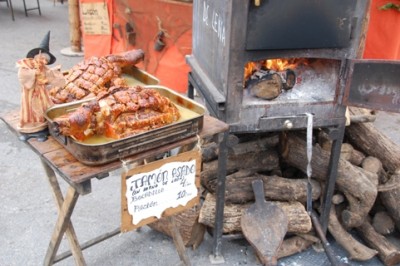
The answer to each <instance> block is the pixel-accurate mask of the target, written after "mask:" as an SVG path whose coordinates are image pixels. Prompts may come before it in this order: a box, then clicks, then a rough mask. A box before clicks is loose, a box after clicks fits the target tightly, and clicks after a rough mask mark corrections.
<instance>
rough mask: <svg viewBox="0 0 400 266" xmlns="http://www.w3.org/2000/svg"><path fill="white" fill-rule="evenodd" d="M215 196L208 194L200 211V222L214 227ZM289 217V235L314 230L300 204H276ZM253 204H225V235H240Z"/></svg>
mask: <svg viewBox="0 0 400 266" xmlns="http://www.w3.org/2000/svg"><path fill="white" fill-rule="evenodd" d="M215 202H216V199H215V196H214V195H212V194H211V193H208V194H207V196H206V198H205V200H204V202H203V206H202V208H201V210H200V215H199V222H200V223H202V224H204V225H206V226H209V227H214V222H215ZM276 203H277V204H278V205H279V206H280V207H281V208H282V209H283V211H284V212H285V213H286V215H287V217H288V221H289V224H288V233H308V232H309V231H310V230H311V229H312V224H311V219H310V217H309V215H308V214H307V212H306V210H305V208H304V206H303V205H302V204H301V203H300V202H276ZM250 205H251V204H225V207H224V219H223V229H222V230H223V233H230V234H232V233H240V232H241V231H242V228H241V225H240V219H241V217H242V214H243V212H244V211H245V210H246V209H247V208H248V207H249V206H250Z"/></svg>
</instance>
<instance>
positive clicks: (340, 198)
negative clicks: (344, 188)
mask: <svg viewBox="0 0 400 266" xmlns="http://www.w3.org/2000/svg"><path fill="white" fill-rule="evenodd" d="M344 200H345V199H344V196H343V194H335V195H333V196H332V203H333V204H335V205H339V204H341V203H343V202H344Z"/></svg>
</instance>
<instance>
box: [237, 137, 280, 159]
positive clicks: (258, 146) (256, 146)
mask: <svg viewBox="0 0 400 266" xmlns="http://www.w3.org/2000/svg"><path fill="white" fill-rule="evenodd" d="M278 143H279V136H278V135H277V134H275V135H271V136H267V137H263V138H256V139H253V140H251V141H246V142H241V143H238V144H237V145H235V146H233V147H231V148H230V149H229V152H230V153H231V154H234V155H240V154H245V153H249V152H260V151H265V150H268V149H271V148H273V147H276V146H277V145H278Z"/></svg>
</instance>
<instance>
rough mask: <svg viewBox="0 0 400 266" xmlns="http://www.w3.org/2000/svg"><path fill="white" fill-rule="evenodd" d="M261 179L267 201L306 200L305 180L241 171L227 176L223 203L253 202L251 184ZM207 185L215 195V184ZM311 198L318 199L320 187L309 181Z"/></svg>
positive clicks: (302, 201) (303, 201) (313, 181)
mask: <svg viewBox="0 0 400 266" xmlns="http://www.w3.org/2000/svg"><path fill="white" fill-rule="evenodd" d="M256 179H262V180H263V182H264V192H265V195H266V198H267V199H268V200H276V201H299V202H301V203H305V202H306V200H307V179H304V178H302V179H289V178H283V177H279V176H266V175H261V174H254V173H252V172H251V171H249V170H247V169H246V170H241V171H238V172H236V173H234V174H231V175H228V176H227V177H226V181H225V187H226V189H225V201H226V202H227V203H238V204H240V203H245V202H249V201H254V193H253V189H252V187H251V182H252V181H254V180H256ZM213 181H214V182H212V183H208V184H207V188H208V191H209V192H211V193H214V194H215V189H216V182H215V179H214V180H213ZM311 186H312V198H313V200H316V199H318V198H319V197H320V196H321V186H320V184H319V183H318V182H317V181H315V180H311Z"/></svg>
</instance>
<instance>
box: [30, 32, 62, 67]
mask: <svg viewBox="0 0 400 266" xmlns="http://www.w3.org/2000/svg"><path fill="white" fill-rule="evenodd" d="M49 42H50V31H48V32H47V34H46V36H44V38H43V40H42V42H41V43H40V45H39V47H37V48H34V49H32V50H30V51H29V52H28V54H27V55H26V57H27V58H34V57H35V55H38V54H39V53H45V54H47V55H49V56H50V61H49V62H48V63H47V64H48V65H51V64H53V63H54V62H55V61H56V57H55V56H54V55H52V54H51V53H50V48H49Z"/></svg>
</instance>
